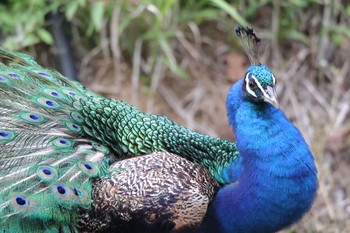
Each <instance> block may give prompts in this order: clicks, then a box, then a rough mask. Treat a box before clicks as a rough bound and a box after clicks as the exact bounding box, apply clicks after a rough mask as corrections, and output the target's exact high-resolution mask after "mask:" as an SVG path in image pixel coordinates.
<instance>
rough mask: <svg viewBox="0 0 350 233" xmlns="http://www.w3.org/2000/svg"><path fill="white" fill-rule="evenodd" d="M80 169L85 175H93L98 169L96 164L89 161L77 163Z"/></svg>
mask: <svg viewBox="0 0 350 233" xmlns="http://www.w3.org/2000/svg"><path fill="white" fill-rule="evenodd" d="M79 167H80V169H81V171H82V172H83V173H84V174H86V175H87V176H90V177H93V176H95V175H97V174H98V172H99V170H98V167H97V164H96V163H94V162H89V161H82V162H80V163H79Z"/></svg>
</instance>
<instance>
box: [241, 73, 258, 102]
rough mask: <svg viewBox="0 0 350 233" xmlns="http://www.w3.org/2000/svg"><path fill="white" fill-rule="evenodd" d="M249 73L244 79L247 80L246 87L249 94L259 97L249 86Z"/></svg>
mask: <svg viewBox="0 0 350 233" xmlns="http://www.w3.org/2000/svg"><path fill="white" fill-rule="evenodd" d="M249 74H250V73H247V74H246V75H245V78H244V80H245V89H246V90H247V92H248V93H249V94H251V95H252V96H254V97H257V96H256V94H255V92H254V91H252V90H251V89H250V87H249ZM253 77H254V76H253Z"/></svg>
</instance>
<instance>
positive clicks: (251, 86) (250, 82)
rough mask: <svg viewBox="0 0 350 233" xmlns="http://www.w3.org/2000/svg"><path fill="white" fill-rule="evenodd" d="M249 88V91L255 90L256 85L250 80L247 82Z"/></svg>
mask: <svg viewBox="0 0 350 233" xmlns="http://www.w3.org/2000/svg"><path fill="white" fill-rule="evenodd" d="M249 88H250V89H255V88H256V83H255V82H254V81H252V80H249Z"/></svg>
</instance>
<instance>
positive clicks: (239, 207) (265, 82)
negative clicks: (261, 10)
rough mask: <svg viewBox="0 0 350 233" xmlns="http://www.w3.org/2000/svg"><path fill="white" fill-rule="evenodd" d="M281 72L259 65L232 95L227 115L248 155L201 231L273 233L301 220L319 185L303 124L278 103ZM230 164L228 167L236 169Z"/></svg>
mask: <svg viewBox="0 0 350 233" xmlns="http://www.w3.org/2000/svg"><path fill="white" fill-rule="evenodd" d="M275 83H276V82H275V77H274V76H273V74H272V73H271V72H270V71H269V69H268V68H267V67H266V66H263V65H257V66H255V65H253V66H251V67H249V68H248V70H247V73H246V74H245V76H244V77H243V79H242V80H240V81H238V82H237V83H235V84H234V85H233V86H232V88H231V90H230V91H229V94H228V97H227V102H226V106H227V115H228V120H229V123H230V125H231V126H232V129H233V133H234V134H235V135H236V144H237V149H238V151H239V152H240V156H241V159H242V166H243V168H242V171H241V173H240V175H239V177H238V182H236V178H234V179H233V180H231V184H228V185H226V186H224V187H223V188H221V189H220V190H219V191H218V193H217V195H216V197H215V199H214V201H213V203H212V204H211V206H210V207H209V210H208V214H207V217H206V219H205V221H204V223H203V225H202V227H201V229H200V230H199V232H220V233H239V232H242V233H250V232H252V233H253V232H254V233H258V232H263V233H268V232H276V231H278V230H281V229H283V228H284V227H287V226H289V225H291V224H293V223H294V222H296V221H298V220H299V219H300V218H301V217H302V216H303V214H304V213H306V212H307V211H308V210H309V208H310V207H311V205H312V203H313V201H314V198H315V195H316V191H317V170H316V167H315V164H314V159H313V156H312V154H311V152H310V149H309V146H308V145H307V143H306V142H305V140H304V138H303V136H302V135H301V133H300V132H299V130H298V129H297V128H296V127H295V126H294V125H293V124H292V123H291V122H290V121H289V120H288V119H287V117H286V116H285V115H284V113H283V112H282V111H281V110H280V109H279V108H277V107H276V106H277V105H278V103H277V100H276V95H275ZM232 169H233V168H232V167H230V166H227V167H226V168H225V170H224V173H226V174H230V173H232V172H233V171H232Z"/></svg>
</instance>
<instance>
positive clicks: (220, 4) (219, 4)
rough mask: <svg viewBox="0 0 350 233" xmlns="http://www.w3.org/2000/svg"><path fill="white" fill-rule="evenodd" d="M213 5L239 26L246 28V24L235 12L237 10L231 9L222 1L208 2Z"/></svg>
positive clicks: (212, 0)
mask: <svg viewBox="0 0 350 233" xmlns="http://www.w3.org/2000/svg"><path fill="white" fill-rule="evenodd" d="M210 2H212V3H213V4H214V5H216V6H217V7H219V8H220V9H221V10H223V11H225V12H226V13H227V14H229V15H230V16H231V17H232V18H233V19H234V20H235V21H236V22H237V23H239V24H240V25H241V26H248V25H249V24H248V22H247V21H246V20H245V19H244V18H243V17H242V16H241V15H240V14H239V13H238V12H237V9H236V8H234V7H232V6H231V5H230V4H228V3H227V2H226V1H224V0H210Z"/></svg>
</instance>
